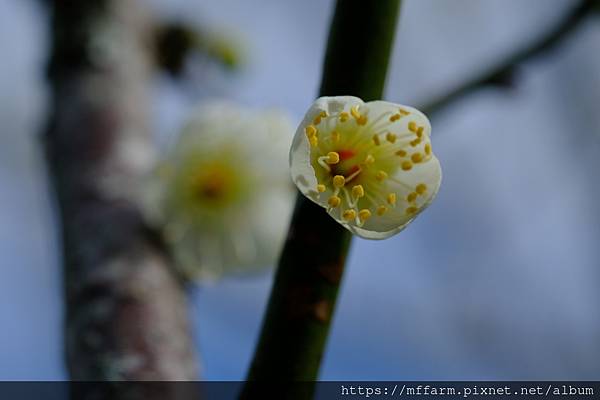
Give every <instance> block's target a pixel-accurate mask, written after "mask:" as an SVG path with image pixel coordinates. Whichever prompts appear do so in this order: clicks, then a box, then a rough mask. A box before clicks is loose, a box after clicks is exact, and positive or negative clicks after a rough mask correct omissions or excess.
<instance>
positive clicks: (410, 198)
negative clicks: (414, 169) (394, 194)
mask: <svg viewBox="0 0 600 400" xmlns="http://www.w3.org/2000/svg"><path fill="white" fill-rule="evenodd" d="M416 199H417V193H415V192H412V193H410V194H409V195H408V196H406V201H408V202H409V203H412V202H413V201H415V200H416Z"/></svg>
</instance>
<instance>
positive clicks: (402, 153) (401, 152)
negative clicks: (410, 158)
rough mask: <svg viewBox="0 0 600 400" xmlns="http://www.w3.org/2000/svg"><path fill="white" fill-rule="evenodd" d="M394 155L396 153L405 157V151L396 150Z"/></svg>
mask: <svg viewBox="0 0 600 400" xmlns="http://www.w3.org/2000/svg"><path fill="white" fill-rule="evenodd" d="M396 155H398V156H400V157H406V151H404V150H398V151H397V152H396Z"/></svg>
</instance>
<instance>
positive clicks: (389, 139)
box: [385, 132, 396, 143]
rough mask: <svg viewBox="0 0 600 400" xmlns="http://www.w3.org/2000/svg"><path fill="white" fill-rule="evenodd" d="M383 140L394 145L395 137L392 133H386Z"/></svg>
mask: <svg viewBox="0 0 600 400" xmlns="http://www.w3.org/2000/svg"><path fill="white" fill-rule="evenodd" d="M385 138H386V139H387V141H388V142H390V143H396V135H394V134H393V133H392V132H388V133H387V135H385Z"/></svg>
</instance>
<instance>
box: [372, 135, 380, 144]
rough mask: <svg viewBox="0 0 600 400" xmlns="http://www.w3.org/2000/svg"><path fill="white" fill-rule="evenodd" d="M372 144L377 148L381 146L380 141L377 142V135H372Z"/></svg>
mask: <svg viewBox="0 0 600 400" xmlns="http://www.w3.org/2000/svg"><path fill="white" fill-rule="evenodd" d="M373 143H375V145H376V146H379V145H380V144H381V141H380V140H379V135H373Z"/></svg>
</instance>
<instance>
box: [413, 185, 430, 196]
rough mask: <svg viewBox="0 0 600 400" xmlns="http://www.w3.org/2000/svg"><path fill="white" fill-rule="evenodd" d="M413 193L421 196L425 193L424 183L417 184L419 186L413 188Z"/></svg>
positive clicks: (425, 186)
mask: <svg viewBox="0 0 600 400" xmlns="http://www.w3.org/2000/svg"><path fill="white" fill-rule="evenodd" d="M415 191H416V192H417V193H418V194H423V193H425V192H426V191H427V185H426V184H424V183H419V184H418V185H417V187H416V188H415Z"/></svg>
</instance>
